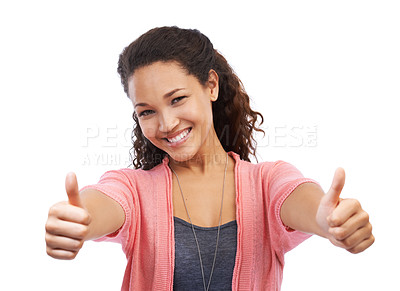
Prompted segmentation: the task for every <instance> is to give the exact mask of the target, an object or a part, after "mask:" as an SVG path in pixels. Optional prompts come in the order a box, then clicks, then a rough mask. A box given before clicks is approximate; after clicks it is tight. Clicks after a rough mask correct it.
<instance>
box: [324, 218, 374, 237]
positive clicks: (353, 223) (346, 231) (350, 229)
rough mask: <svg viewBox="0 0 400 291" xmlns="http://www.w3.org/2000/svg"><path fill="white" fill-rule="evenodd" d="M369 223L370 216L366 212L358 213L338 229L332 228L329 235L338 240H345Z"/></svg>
mask: <svg viewBox="0 0 400 291" xmlns="http://www.w3.org/2000/svg"><path fill="white" fill-rule="evenodd" d="M368 223H369V215H368V213H366V212H365V211H362V212H359V213H356V214H355V215H353V216H351V217H350V218H349V219H348V220H347V221H346V222H344V223H343V224H341V225H340V226H338V227H331V228H330V229H329V233H330V234H332V235H333V236H334V237H335V238H336V239H337V240H344V239H346V238H348V237H349V236H350V235H352V234H353V233H355V232H356V231H357V230H358V229H360V228H362V227H365V226H366V225H367V224H368Z"/></svg>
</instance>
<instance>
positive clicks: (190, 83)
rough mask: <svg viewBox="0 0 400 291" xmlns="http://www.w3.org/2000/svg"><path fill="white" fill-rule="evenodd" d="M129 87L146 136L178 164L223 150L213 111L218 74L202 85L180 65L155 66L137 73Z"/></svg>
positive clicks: (149, 66) (174, 63)
mask: <svg viewBox="0 0 400 291" xmlns="http://www.w3.org/2000/svg"><path fill="white" fill-rule="evenodd" d="M128 85H129V97H130V99H131V100H132V103H133V105H134V110H135V111H136V114H137V116H138V120H139V125H140V128H141V130H142V132H143V134H144V136H145V137H146V138H147V139H148V140H149V141H150V142H151V143H152V144H153V145H155V146H156V147H158V148H159V149H162V150H163V151H165V152H166V153H168V155H169V156H170V157H171V158H172V159H174V160H175V161H180V162H182V161H187V160H189V159H192V158H194V157H195V156H196V155H201V154H207V152H208V151H210V150H212V149H213V147H215V146H218V145H219V146H220V143H219V140H218V138H217V135H216V133H215V130H214V125H213V117H212V107H211V102H212V101H215V100H216V99H217V97H218V75H217V74H216V73H215V71H213V70H210V73H209V80H208V82H207V83H206V84H205V85H202V84H200V82H199V81H198V79H197V78H196V77H195V76H193V75H190V74H188V73H187V71H186V70H185V69H183V68H182V67H181V66H180V65H179V64H178V63H176V62H173V61H171V62H155V63H153V64H151V65H148V66H145V67H142V68H139V69H137V70H136V71H135V73H134V74H133V75H132V77H131V78H130V79H129V83H128Z"/></svg>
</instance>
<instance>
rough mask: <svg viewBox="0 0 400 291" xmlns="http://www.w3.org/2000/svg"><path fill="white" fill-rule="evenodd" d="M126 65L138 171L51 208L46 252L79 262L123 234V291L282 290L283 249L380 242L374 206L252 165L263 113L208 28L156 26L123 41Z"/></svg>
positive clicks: (336, 186) (279, 167)
mask: <svg viewBox="0 0 400 291" xmlns="http://www.w3.org/2000/svg"><path fill="white" fill-rule="evenodd" d="M118 72H119V74H120V76H121V82H122V84H123V87H124V90H125V92H126V93H127V95H128V97H129V98H130V99H131V101H132V103H133V106H134V113H133V119H134V120H135V128H134V131H133V135H134V137H133V141H134V160H133V164H134V166H135V167H136V169H135V170H132V169H121V170H118V171H109V172H107V173H105V174H104V175H103V176H102V177H101V179H100V181H99V183H98V184H96V185H91V186H86V187H84V188H83V189H81V191H79V189H78V185H77V181H76V177H75V175H74V174H73V173H72V174H68V175H67V179H66V191H67V194H68V198H69V201H68V202H60V203H57V204H55V205H54V206H53V207H51V208H50V211H49V218H48V221H47V224H46V243H47V253H48V254H49V255H50V256H52V257H54V258H58V259H73V258H75V256H76V255H77V253H78V252H79V250H80V248H81V247H82V245H83V242H84V241H85V240H89V239H98V240H99V241H104V240H108V241H116V242H120V243H121V244H122V246H123V250H124V252H125V254H126V256H127V259H128V264H127V268H126V272H125V276H124V281H123V285H122V289H123V290H172V289H174V290H209V289H212V290H231V289H232V290H279V289H280V286H281V281H282V270H283V262H284V260H283V256H284V254H285V252H287V251H289V250H290V249H292V248H294V247H295V246H297V245H298V244H299V243H301V242H302V241H303V240H305V239H306V238H308V237H309V236H310V234H317V235H320V236H322V237H325V238H327V239H329V240H330V241H331V242H332V243H333V244H334V245H336V246H339V247H342V248H344V249H346V250H348V251H350V252H352V253H358V252H362V251H364V250H365V249H366V248H368V247H369V246H370V245H372V243H373V242H374V237H373V235H372V227H371V224H370V223H369V218H368V214H367V213H366V212H365V211H364V210H363V209H362V208H361V206H360V203H359V202H358V201H356V200H354V199H343V200H342V199H341V198H340V192H341V190H342V188H343V186H344V171H343V170H342V169H338V170H337V171H336V173H335V176H334V179H333V183H332V186H331V188H330V190H329V191H328V192H327V193H326V194H325V193H324V192H323V190H322V189H321V187H320V186H319V185H318V184H317V183H316V182H315V181H313V180H311V179H306V178H304V177H303V176H302V175H301V173H300V172H299V171H298V170H297V169H296V168H295V167H293V166H292V165H290V164H288V163H285V162H282V161H278V162H265V163H259V164H251V163H250V162H249V156H250V155H254V154H255V142H254V140H253V137H252V135H253V131H254V130H256V131H261V130H260V129H259V128H258V127H257V126H256V122H257V118H261V123H262V115H261V114H260V113H258V112H255V111H253V110H252V109H251V108H250V105H249V97H248V95H247V94H246V92H245V90H244V88H243V86H242V84H241V82H240V80H239V79H238V77H237V76H236V75H235V74H234V72H233V70H232V69H231V67H230V66H229V65H228V63H227V62H226V60H225V59H224V57H223V56H222V55H221V54H219V53H218V52H217V51H216V50H214V48H213V46H212V44H211V42H210V41H209V39H208V38H207V37H206V36H204V35H203V34H201V33H200V32H199V31H197V30H186V29H180V28H177V27H161V28H155V29H152V30H150V31H148V32H147V33H145V34H144V35H142V36H141V37H139V38H138V39H137V40H135V41H134V42H133V43H132V44H130V45H129V46H128V47H126V48H125V49H124V51H123V52H122V54H121V55H120V59H119V65H118Z"/></svg>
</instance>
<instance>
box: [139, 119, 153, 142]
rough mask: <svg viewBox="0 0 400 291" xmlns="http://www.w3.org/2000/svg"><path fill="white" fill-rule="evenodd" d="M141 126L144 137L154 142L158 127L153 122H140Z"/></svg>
mask: <svg viewBox="0 0 400 291" xmlns="http://www.w3.org/2000/svg"><path fill="white" fill-rule="evenodd" d="M139 126H140V128H141V129H142V133H143V135H144V136H145V137H146V138H147V139H148V140H152V139H153V138H154V137H155V136H156V128H157V127H156V125H155V124H154V122H152V121H151V120H146V121H139Z"/></svg>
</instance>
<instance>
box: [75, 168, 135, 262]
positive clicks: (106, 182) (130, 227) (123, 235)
mask: <svg viewBox="0 0 400 291" xmlns="http://www.w3.org/2000/svg"><path fill="white" fill-rule="evenodd" d="M129 171H132V170H131V169H121V170H113V171H108V172H106V173H104V174H103V175H102V176H101V178H100V180H99V182H98V183H97V184H93V185H89V186H85V187H83V188H82V189H81V190H84V189H87V188H91V189H95V190H98V191H100V192H102V193H104V194H105V195H107V196H108V197H110V198H112V199H114V200H115V201H116V202H118V203H119V204H120V205H121V207H122V208H123V210H124V212H125V221H124V223H123V225H122V226H121V228H120V229H119V230H117V231H116V232H114V233H111V234H108V235H106V236H103V237H101V238H98V239H96V240H95V241H109V242H116V243H120V244H121V245H122V248H123V250H124V252H125V254H128V253H129V252H130V249H129V246H131V245H132V240H133V237H134V234H135V224H136V219H135V197H136V189H135V187H134V186H133V185H134V183H133V181H132V179H131V176H132V175H129Z"/></svg>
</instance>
